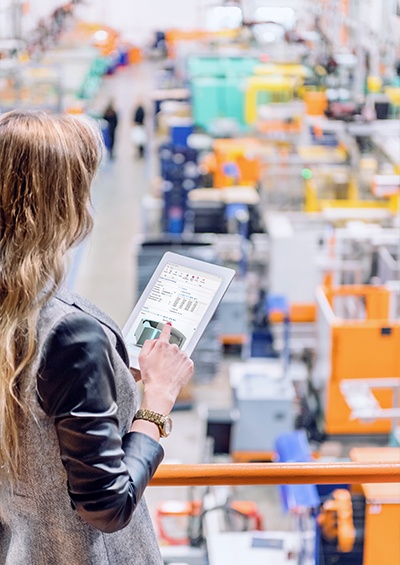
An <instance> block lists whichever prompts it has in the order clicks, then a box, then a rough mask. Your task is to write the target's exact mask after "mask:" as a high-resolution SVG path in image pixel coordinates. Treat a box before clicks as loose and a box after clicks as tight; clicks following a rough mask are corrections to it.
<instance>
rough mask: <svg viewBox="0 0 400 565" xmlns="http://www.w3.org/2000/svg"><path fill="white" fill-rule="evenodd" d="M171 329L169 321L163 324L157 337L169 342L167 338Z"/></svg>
mask: <svg viewBox="0 0 400 565" xmlns="http://www.w3.org/2000/svg"><path fill="white" fill-rule="evenodd" d="M171 329H172V324H170V323H169V322H167V323H166V324H164V327H163V329H162V331H161V333H160V336H159V338H158V339H159V341H165V342H166V343H169V338H170V337H171Z"/></svg>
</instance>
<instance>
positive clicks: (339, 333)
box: [313, 285, 400, 435]
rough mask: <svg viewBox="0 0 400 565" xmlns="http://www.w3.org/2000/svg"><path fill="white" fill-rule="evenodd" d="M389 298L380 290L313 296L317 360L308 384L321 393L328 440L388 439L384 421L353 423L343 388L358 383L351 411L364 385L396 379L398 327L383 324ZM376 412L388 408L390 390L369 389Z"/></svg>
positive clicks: (344, 289) (356, 288) (346, 289)
mask: <svg viewBox="0 0 400 565" xmlns="http://www.w3.org/2000/svg"><path fill="white" fill-rule="evenodd" d="M389 302H390V292H389V291H388V290H387V289H386V288H385V287H372V286H366V285H365V286H364V285H350V286H341V287H336V288H335V287H329V286H325V287H320V288H319V289H318V290H317V308H318V313H317V327H318V344H317V360H316V365H315V369H314V374H313V381H314V384H315V385H316V386H317V387H318V388H319V389H320V390H324V412H325V431H326V432H327V433H328V434H330V435H352V434H389V433H390V429H391V422H390V419H376V420H372V421H371V420H369V419H364V420H363V419H355V417H354V416H353V415H352V407H351V406H350V405H349V403H348V399H347V400H346V397H345V394H344V386H343V385H344V384H345V383H347V382H349V381H352V382H353V383H354V381H355V380H359V383H360V385H359V389H358V390H357V388H356V390H355V393H356V395H359V396H358V397H357V398H354V402H353V408H354V406H355V405H358V406H359V405H360V403H362V402H364V401H367V400H368V398H367V397H366V395H364V397H363V393H364V392H365V390H364V389H365V388H366V385H365V383H364V385H365V386H364V385H363V380H366V379H395V378H396V377H399V375H400V355H399V351H400V321H399V320H397V321H392V320H390V319H389ZM371 391H372V394H371V395H370V398H371V397H372V398H373V400H374V401H375V402H376V404H377V405H379V406H380V407H381V408H384V409H385V408H392V407H393V403H394V393H393V390H390V389H389V390H388V389H383V388H382V387H378V388H376V389H374V387H373V386H372V387H371Z"/></svg>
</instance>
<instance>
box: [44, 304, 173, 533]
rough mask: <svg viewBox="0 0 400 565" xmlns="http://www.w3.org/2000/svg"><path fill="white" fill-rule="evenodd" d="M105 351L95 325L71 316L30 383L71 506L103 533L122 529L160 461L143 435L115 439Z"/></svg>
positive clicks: (111, 382)
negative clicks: (52, 435)
mask: <svg viewBox="0 0 400 565" xmlns="http://www.w3.org/2000/svg"><path fill="white" fill-rule="evenodd" d="M111 347H112V345H111V343H110V341H109V339H108V337H107V335H106V334H105V332H104V330H103V328H102V327H101V325H100V323H98V322H97V321H96V320H95V319H93V318H92V317H90V316H89V315H87V314H84V313H72V314H70V315H68V316H66V317H65V318H64V319H63V320H62V321H61V322H60V323H59V324H58V325H57V326H56V328H54V329H53V331H52V332H51V334H50V336H49V337H48V339H47V341H46V344H45V347H44V350H43V355H42V358H43V361H42V364H41V368H40V371H39V375H38V379H37V390H38V396H39V402H40V404H41V406H42V408H43V410H44V411H45V412H46V414H47V415H48V416H50V417H51V418H54V422H55V426H56V430H57V434H58V440H59V444H60V454H61V459H62V462H63V464H64V467H65V469H66V471H67V476H68V491H69V495H70V497H71V501H72V505H73V507H74V508H75V509H76V511H77V512H78V514H79V515H80V516H81V518H83V519H84V520H85V521H86V522H88V523H89V524H91V525H92V526H94V527H96V528H97V529H99V530H101V531H103V532H114V531H117V530H120V529H122V528H124V527H125V526H126V525H127V524H128V522H129V521H130V519H131V516H132V513H133V512H134V510H135V508H136V505H137V504H138V502H139V500H140V498H141V496H142V494H143V491H144V489H145V487H146V486H147V484H148V482H149V481H150V479H151V477H152V476H153V474H154V472H155V470H156V469H157V467H158V465H159V464H160V462H161V460H162V458H163V455H164V452H163V449H162V447H161V446H160V445H159V444H158V443H157V442H156V441H154V440H153V439H152V438H150V437H149V436H147V435H145V434H141V433H138V432H133V433H127V434H125V435H124V437H121V435H120V433H119V430H118V419H117V404H116V387H115V380H114V370H113V367H112V364H111V357H110V354H111ZM48 472H51V470H48Z"/></svg>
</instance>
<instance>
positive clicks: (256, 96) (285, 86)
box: [245, 75, 296, 124]
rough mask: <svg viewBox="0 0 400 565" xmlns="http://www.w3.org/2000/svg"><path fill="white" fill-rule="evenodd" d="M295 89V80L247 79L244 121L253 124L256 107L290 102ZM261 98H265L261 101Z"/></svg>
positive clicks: (268, 77)
mask: <svg viewBox="0 0 400 565" xmlns="http://www.w3.org/2000/svg"><path fill="white" fill-rule="evenodd" d="M295 89H296V79H295V78H293V77H284V76H279V75H277V76H275V75H272V76H252V77H249V78H248V79H247V88H246V95H245V120H246V123H247V124H254V123H255V121H256V119H257V107H258V105H260V104H263V103H266V102H290V101H291V100H293V98H294V95H295ZM263 96H264V97H265V98H266V99H265V100H262V98H263Z"/></svg>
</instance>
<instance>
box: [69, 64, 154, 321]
mask: <svg viewBox="0 0 400 565" xmlns="http://www.w3.org/2000/svg"><path fill="white" fill-rule="evenodd" d="M153 72H154V65H148V64H140V65H137V66H131V67H122V68H121V69H118V70H117V71H116V73H115V74H114V75H112V76H107V77H105V78H104V79H103V86H102V89H101V91H100V93H99V95H98V96H97V98H96V100H95V101H94V103H93V105H92V108H91V112H94V113H98V114H101V113H102V112H103V111H104V108H105V106H106V104H107V103H108V102H109V101H110V100H113V102H114V104H115V107H116V109H117V112H118V117H119V123H118V128H117V132H116V144H115V159H114V160H113V161H111V160H110V159H109V158H108V156H107V155H106V156H105V157H104V159H103V163H102V165H101V167H100V170H99V173H98V175H97V178H96V180H95V182H94V185H93V190H92V202H93V217H94V229H93V233H92V234H91V236H90V238H89V239H88V241H87V242H85V243H84V245H83V246H82V247H81V249H79V250H78V251H77V252H76V253H75V256H74V260H73V265H72V272H71V274H70V279H69V283H70V286H71V287H72V288H73V290H75V291H76V292H78V293H80V294H82V295H83V296H85V297H86V298H88V299H89V300H91V301H92V302H94V303H95V304H97V305H98V306H99V307H100V308H102V309H103V310H105V311H106V312H107V313H108V314H109V315H110V316H111V317H112V318H114V319H115V320H116V322H118V324H120V325H123V324H124V323H125V321H126V319H127V317H128V315H129V312H130V310H131V308H132V306H133V301H134V289H135V272H134V265H133V263H134V262H133V254H132V242H133V238H134V237H135V235H137V234H138V233H140V232H141V212H140V202H141V198H142V196H143V195H144V194H145V192H146V191H147V190H148V185H149V174H148V171H147V168H146V162H145V161H144V160H138V159H137V158H136V157H135V156H134V150H133V147H132V143H131V141H130V125H131V116H132V112H133V108H134V105H135V100H136V99H137V97H138V96H140V94H142V93H143V92H147V91H148V90H149V89H150V88H151V87H152V84H153V75H152V73H153Z"/></svg>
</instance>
